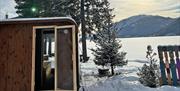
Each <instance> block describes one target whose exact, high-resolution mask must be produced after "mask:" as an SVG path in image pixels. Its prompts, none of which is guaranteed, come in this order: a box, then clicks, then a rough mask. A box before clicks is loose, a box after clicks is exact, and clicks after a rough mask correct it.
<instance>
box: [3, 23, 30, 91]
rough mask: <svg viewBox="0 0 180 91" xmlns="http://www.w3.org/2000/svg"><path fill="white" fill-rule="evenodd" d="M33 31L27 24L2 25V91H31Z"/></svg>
mask: <svg viewBox="0 0 180 91" xmlns="http://www.w3.org/2000/svg"><path fill="white" fill-rule="evenodd" d="M4 26H5V27H4ZM31 30H32V27H31V26H29V25H27V24H21V25H20V24H18V25H16V24H14V25H0V91H31V66H32V62H31V61H32V54H31V53H32V31H31Z"/></svg>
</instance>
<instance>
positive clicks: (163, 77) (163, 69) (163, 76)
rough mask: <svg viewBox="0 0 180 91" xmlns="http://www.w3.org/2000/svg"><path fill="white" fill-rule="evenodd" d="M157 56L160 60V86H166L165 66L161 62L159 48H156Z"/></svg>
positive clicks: (161, 55) (161, 56) (160, 50)
mask: <svg viewBox="0 0 180 91" xmlns="http://www.w3.org/2000/svg"><path fill="white" fill-rule="evenodd" d="M158 54H159V59H160V69H161V78H162V84H161V85H167V80H166V73H165V64H164V61H163V52H162V47H161V46H158Z"/></svg>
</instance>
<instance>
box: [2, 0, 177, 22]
mask: <svg viewBox="0 0 180 91" xmlns="http://www.w3.org/2000/svg"><path fill="white" fill-rule="evenodd" d="M109 2H110V7H111V8H114V11H113V14H114V15H116V16H115V18H114V20H113V21H115V22H116V21H120V20H122V19H125V18H128V17H130V16H134V15H142V14H145V15H160V16H164V17H172V18H176V17H180V0H109ZM15 5H16V3H15V1H14V0H0V19H4V18H5V14H6V13H8V15H9V17H15V16H17V14H16V13H15V12H16V10H15V8H14V7H15Z"/></svg>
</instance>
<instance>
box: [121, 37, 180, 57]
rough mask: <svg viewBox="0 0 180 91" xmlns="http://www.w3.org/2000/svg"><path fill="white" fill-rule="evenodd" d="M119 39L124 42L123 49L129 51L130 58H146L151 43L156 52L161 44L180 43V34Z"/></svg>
mask: <svg viewBox="0 0 180 91" xmlns="http://www.w3.org/2000/svg"><path fill="white" fill-rule="evenodd" d="M119 40H121V43H122V48H121V50H122V51H125V52H127V55H126V58H127V59H128V60H145V59H146V57H145V56H146V51H147V49H146V48H147V45H151V46H152V48H153V50H154V52H156V53H158V52H157V46H159V45H163V46H164V45H180V36H165V37H140V38H120V39H119ZM157 58H158V56H157Z"/></svg>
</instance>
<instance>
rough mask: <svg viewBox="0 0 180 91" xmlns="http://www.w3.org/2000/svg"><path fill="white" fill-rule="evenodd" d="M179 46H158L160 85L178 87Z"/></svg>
mask: <svg viewBox="0 0 180 91" xmlns="http://www.w3.org/2000/svg"><path fill="white" fill-rule="evenodd" d="M179 53H180V46H179V45H178V46H158V54H159V59H160V70H161V79H160V85H173V86H180V58H179V57H180V56H179Z"/></svg>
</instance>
